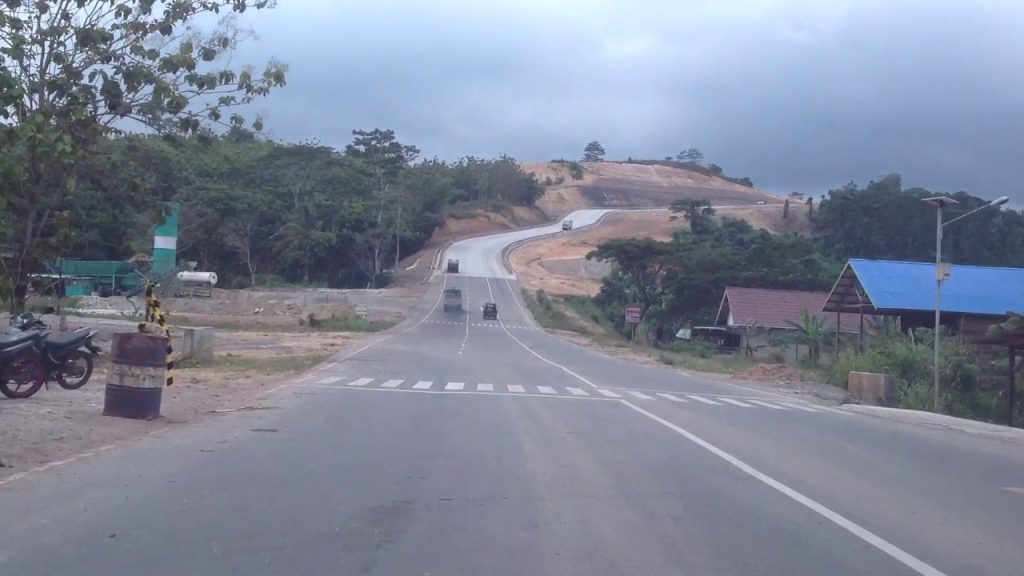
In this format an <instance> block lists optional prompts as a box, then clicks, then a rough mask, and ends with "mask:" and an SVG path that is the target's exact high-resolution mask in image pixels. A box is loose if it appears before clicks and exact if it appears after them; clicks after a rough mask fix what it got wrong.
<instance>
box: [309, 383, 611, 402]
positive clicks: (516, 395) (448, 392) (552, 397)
mask: <svg viewBox="0 0 1024 576" xmlns="http://www.w3.org/2000/svg"><path fill="white" fill-rule="evenodd" d="M309 388H315V389H319V390H334V391H339V390H340V391H343V392H383V393H384V394H397V393H402V392H404V393H407V394H425V395H438V396H440V395H443V394H446V395H449V396H490V397H492V398H493V397H495V396H504V397H506V398H547V399H549V400H558V399H562V400H578V401H581V402H583V401H587V400H589V401H593V402H614V400H612V399H610V398H594V397H593V396H589V397H587V398H583V397H581V396H573V395H571V394H555V395H550V394H534V393H532V392H527V393H523V394H519V393H511V392H498V391H495V392H477V391H476V390H460V391H451V390H412V389H409V388H347V387H344V386H318V385H316V384H310V385H309Z"/></svg>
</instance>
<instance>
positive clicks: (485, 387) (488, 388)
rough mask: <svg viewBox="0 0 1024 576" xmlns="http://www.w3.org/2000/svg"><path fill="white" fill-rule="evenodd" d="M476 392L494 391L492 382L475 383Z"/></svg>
mask: <svg viewBox="0 0 1024 576" xmlns="http://www.w3.org/2000/svg"><path fill="white" fill-rule="evenodd" d="M476 391H477V392H494V384H477V385H476Z"/></svg>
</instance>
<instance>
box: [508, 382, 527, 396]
mask: <svg viewBox="0 0 1024 576" xmlns="http://www.w3.org/2000/svg"><path fill="white" fill-rule="evenodd" d="M508 391H509V392H515V393H516V394H522V393H523V392H526V388H523V387H522V386H520V385H519V384H509V385H508Z"/></svg>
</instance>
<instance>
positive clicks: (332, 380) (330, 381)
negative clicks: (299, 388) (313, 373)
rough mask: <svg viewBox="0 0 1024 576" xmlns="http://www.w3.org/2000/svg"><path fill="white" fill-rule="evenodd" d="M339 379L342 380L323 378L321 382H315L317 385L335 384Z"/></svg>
mask: <svg viewBox="0 0 1024 576" xmlns="http://www.w3.org/2000/svg"><path fill="white" fill-rule="evenodd" d="M341 379H342V378H341V376H330V377H328V378H324V379H323V380H317V381H316V383H317V384H323V385H326V384H334V383H335V382H337V381H339V380H341Z"/></svg>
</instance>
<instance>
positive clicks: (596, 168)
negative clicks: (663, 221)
mask: <svg viewBox="0 0 1024 576" xmlns="http://www.w3.org/2000/svg"><path fill="white" fill-rule="evenodd" d="M581 165H582V166H583V178H582V179H581V180H573V178H572V172H571V170H570V167H569V165H568V164H563V163H554V162H535V163H526V164H523V165H522V166H523V170H524V171H526V172H529V173H532V174H533V175H534V176H536V177H537V179H538V180H540V181H541V182H543V183H544V184H545V185H547V190H546V192H545V193H544V196H543V197H542V198H541V199H540V200H539V201H538V202H537V207H538V208H540V209H541V210H543V211H544V212H545V213H547V214H549V215H552V216H560V215H564V214H566V213H568V212H571V211H573V210H578V209H581V208H664V207H666V206H668V205H669V204H671V203H672V201H673V200H676V199H678V198H706V199H708V200H710V201H711V202H712V203H713V204H718V205H734V204H740V205H742V204H756V203H757V202H765V203H767V204H781V203H782V202H783V199H782V198H780V197H779V196H776V195H774V194H770V193H768V192H765V191H763V190H759V189H757V188H749V187H747V186H743V185H741V184H736V183H735V182H730V181H728V180H725V179H723V178H719V177H717V176H709V175H706V174H702V173H700V172H696V171H693V170H687V169H685V168H682V167H674V166H664V165H645V164H625V163H617V162H585V163H582V164H581Z"/></svg>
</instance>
